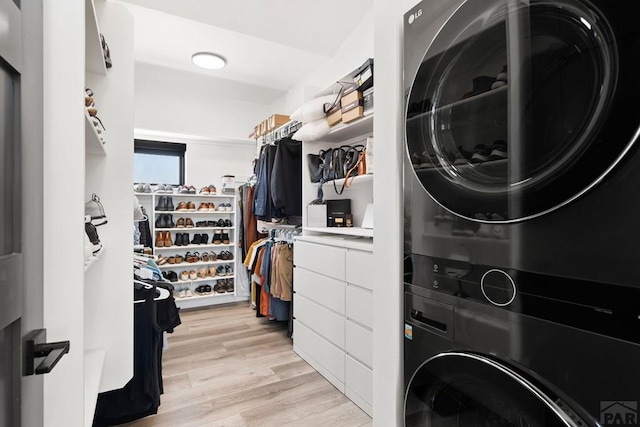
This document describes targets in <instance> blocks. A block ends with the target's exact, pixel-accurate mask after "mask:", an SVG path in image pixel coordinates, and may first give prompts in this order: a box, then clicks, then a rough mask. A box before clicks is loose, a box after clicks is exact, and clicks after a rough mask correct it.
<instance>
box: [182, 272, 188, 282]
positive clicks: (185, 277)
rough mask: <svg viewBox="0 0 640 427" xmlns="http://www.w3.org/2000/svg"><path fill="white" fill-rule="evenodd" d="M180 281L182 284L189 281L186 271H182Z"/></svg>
mask: <svg viewBox="0 0 640 427" xmlns="http://www.w3.org/2000/svg"><path fill="white" fill-rule="evenodd" d="M180 280H182V281H183V282H186V281H187V280H189V273H188V272H186V271H183V272H182V273H180Z"/></svg>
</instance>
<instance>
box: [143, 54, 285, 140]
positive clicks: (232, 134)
mask: <svg viewBox="0 0 640 427" xmlns="http://www.w3.org/2000/svg"><path fill="white" fill-rule="evenodd" d="M243 86H244V87H240V86H239V85H238V84H237V83H233V82H230V81H227V80H220V79H218V80H215V79H208V78H206V77H203V76H200V75H198V74H195V73H187V72H182V71H178V70H172V69H169V68H164V67H158V66H153V65H149V64H144V63H139V62H137V63H136V68H135V88H134V92H135V109H134V113H135V127H136V128H139V129H151V130H154V131H162V132H169V133H177V134H188V135H199V136H208V137H224V138H247V137H248V136H249V134H250V133H251V132H252V131H253V128H254V127H255V125H256V124H257V123H259V122H261V121H262V120H264V119H266V118H267V117H268V116H270V115H271V114H273V113H274V112H275V111H272V107H271V105H267V104H264V103H260V102H252V101H247V100H246V99H247V96H246V93H242V94H241V93H240V91H247V90H252V91H260V93H258V92H256V96H255V99H264V98H271V99H276V97H277V96H278V94H280V93H281V92H280V91H275V90H274V91H272V93H264V92H265V91H267V92H269V90H267V89H264V88H260V87H258V86H251V85H243ZM247 86H248V87H247ZM236 93H237V96H236V95H235V94H236ZM242 99H244V100H242Z"/></svg>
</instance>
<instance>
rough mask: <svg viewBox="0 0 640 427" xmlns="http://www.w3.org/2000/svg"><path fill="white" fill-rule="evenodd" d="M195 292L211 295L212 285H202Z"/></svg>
mask: <svg viewBox="0 0 640 427" xmlns="http://www.w3.org/2000/svg"><path fill="white" fill-rule="evenodd" d="M194 292H195V293H196V294H198V295H209V294H210V293H211V286H210V285H200V286H198V287H197V288H195V289H194Z"/></svg>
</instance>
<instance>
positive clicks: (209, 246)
mask: <svg viewBox="0 0 640 427" xmlns="http://www.w3.org/2000/svg"><path fill="white" fill-rule="evenodd" d="M135 195H136V196H137V197H138V199H139V200H140V204H141V205H142V206H144V208H145V210H146V211H147V213H151V214H150V215H149V227H150V229H151V236H152V238H153V251H154V254H155V255H157V257H158V258H160V257H163V258H165V259H169V258H170V257H175V256H176V255H180V256H181V257H182V258H183V260H184V261H183V262H180V263H171V264H170V263H169V262H165V263H164V264H162V265H159V268H160V269H161V270H162V272H163V273H168V272H170V271H174V272H175V273H176V275H177V276H178V280H177V281H173V282H172V284H173V286H174V287H175V289H176V291H175V294H174V297H175V299H176V304H177V305H178V307H181V308H193V307H203V306H209V305H214V304H223V303H228V302H233V301H236V300H237V286H236V280H235V279H236V271H238V267H237V264H238V262H237V261H238V257H239V255H238V254H237V250H236V248H237V242H238V233H237V230H238V229H237V224H238V221H239V219H238V218H239V215H237V198H236V196H234V195H207V194H177V193H160V192H155V193H135ZM161 197H169V198H171V199H172V205H173V207H174V210H164V206H159V203H160V200H161V199H160V198H161ZM181 202H185V203H188V202H192V203H193V206H194V209H195V210H194V211H178V210H177V208H178V206H179V204H180V203H181ZM201 203H213V204H214V205H215V210H206V211H201V210H198V207H200V204H201ZM221 204H228V205H230V208H231V210H228V209H225V210H220V205H221ZM159 207H160V208H162V209H163V210H158V208H159ZM161 215H170V216H171V219H172V221H173V226H169V227H158V225H159V224H158V222H159V221H160V220H161V218H160V217H161ZM187 218H190V219H191V220H192V223H193V227H189V228H187V227H186V224H185V226H184V227H178V226H177V225H178V221H179V220H180V219H183V220H184V221H185V223H186V220H187ZM219 220H223V221H224V220H229V221H231V226H226V227H225V226H222V227H219V226H217V225H214V224H215V223H217V222H218V221H219ZM202 222H207V223H209V224H207V225H201V226H197V224H198V223H202ZM212 222H213V223H214V224H211V223H212ZM161 225H165V224H161ZM217 232H221V233H226V234H228V237H229V243H214V240H213V238H214V236H215V234H216V233H217ZM167 233H168V234H169V236H170V238H169V242H170V243H171V245H170V246H166V245H164V244H163V245H162V246H158V240H159V237H160V236H161V235H164V236H166V234H167ZM180 233H188V235H189V244H188V245H176V244H175V243H176V236H177V234H180ZM195 234H207V236H208V241H207V243H206V244H202V243H200V244H197V243H193V239H194V235H195ZM164 236H163V237H164ZM162 240H163V242H164V241H166V239H164V238H163V239H162ZM222 251H227V252H230V253H231V254H232V256H233V258H232V259H230V260H225V259H216V260H211V259H210V260H208V261H203V260H202V255H203V253H205V252H207V253H209V254H211V253H212V252H213V253H216V256H218V255H219V254H220V253H221V252H222ZM188 253H190V254H191V255H194V254H196V253H197V255H199V256H200V260H198V261H196V262H187V260H186V258H187V254H188ZM227 265H228V266H230V267H231V269H232V273H231V274H228V275H224V276H222V275H219V274H218V273H216V275H215V276H213V277H212V276H210V275H207V276H206V277H197V278H195V279H192V278H189V279H187V280H180V276H181V273H182V272H183V271H186V272H187V273H189V272H191V271H192V270H193V271H195V272H196V273H198V271H199V269H201V268H206V269H207V270H209V269H210V268H211V267H214V268H217V267H219V266H223V267H224V266H227ZM222 280H226V281H233V284H234V286H233V292H226V291H225V292H215V291H213V288H214V287H215V285H216V284H218V283H221V281H222ZM200 285H210V286H211V288H212V292H211V293H207V294H204V295H199V294H198V293H196V291H195V290H196V288H197V287H198V286H200ZM218 288H220V286H218ZM181 290H182V291H187V290H188V292H186V295H187V296H182V295H184V292H182V293H181V292H180V291H181ZM189 294H190V295H191V296H188V295H189ZM243 299H244V298H243Z"/></svg>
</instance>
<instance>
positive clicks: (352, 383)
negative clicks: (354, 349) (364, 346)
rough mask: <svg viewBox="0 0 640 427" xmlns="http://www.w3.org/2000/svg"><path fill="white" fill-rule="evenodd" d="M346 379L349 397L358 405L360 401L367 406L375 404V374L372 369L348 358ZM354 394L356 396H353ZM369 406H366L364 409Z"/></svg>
mask: <svg viewBox="0 0 640 427" xmlns="http://www.w3.org/2000/svg"><path fill="white" fill-rule="evenodd" d="M346 378H347V381H346V383H345V388H346V395H347V397H348V398H350V399H351V400H353V401H354V402H356V403H358V404H360V400H363V401H364V402H365V403H366V404H368V405H371V403H372V402H373V372H372V371H371V369H369V368H367V367H366V366H364V365H363V364H362V363H360V362H358V361H357V360H355V359H353V358H351V357H349V356H347V360H346ZM353 394H355V395H356V396H353ZM358 397H359V398H360V399H358ZM368 405H364V406H363V409H365V408H366V407H367V406H368Z"/></svg>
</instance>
